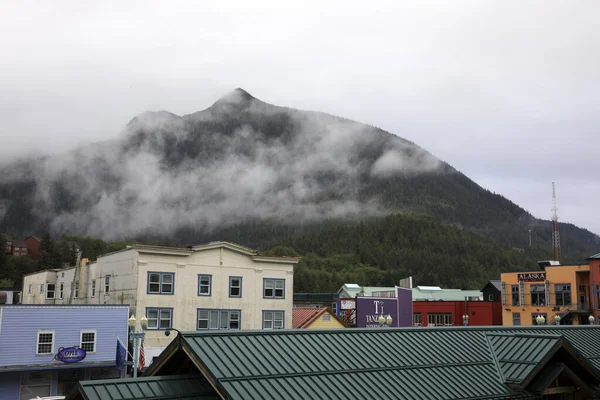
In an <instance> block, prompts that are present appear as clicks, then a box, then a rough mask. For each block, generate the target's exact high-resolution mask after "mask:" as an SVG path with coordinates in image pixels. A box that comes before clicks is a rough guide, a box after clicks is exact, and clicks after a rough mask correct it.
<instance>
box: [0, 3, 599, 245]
mask: <svg viewBox="0 0 600 400" xmlns="http://www.w3.org/2000/svg"><path fill="white" fill-rule="evenodd" d="M599 15H600V2H598V1H596V0H589V1H585V0H580V1H577V2H567V1H555V0H550V1H548V0H545V1H527V2H521V1H506V0H503V1H481V0H474V1H447V0H443V1H438V2H433V1H424V0H418V1H417V0H415V1H411V2H407V1H400V0H395V1H383V0H378V1H374V2H366V1H361V2H352V1H348V0H345V1H333V0H328V1H308V0H303V1H296V2H292V1H252V2H248V1H235V2H234V1H221V0H220V1H218V2H215V1H211V2H208V1H206V2H205V1H198V0H195V1H176V0H169V1H150V0H144V1H112V0H104V1H101V2H100V1H97V2H89V1H80V0H73V1H60V0H54V1H46V2H39V1H26V0H19V1H9V0H5V1H0V50H1V55H0V60H1V61H0V139H2V141H1V144H0V157H1V158H2V159H3V160H7V159H11V158H13V157H15V156H19V155H26V154H31V153H32V152H34V153H38V154H44V153H56V152H60V151H63V150H66V149H69V148H72V147H74V146H76V145H80V144H84V143H89V142H94V141H99V140H104V139H109V138H113V137H116V136H118V135H119V134H120V133H121V131H122V130H123V128H124V126H125V124H126V123H127V122H128V121H129V120H130V119H131V118H133V117H134V116H135V115H137V114H139V113H141V112H143V111H146V110H169V111H171V112H173V113H176V114H180V115H181V114H187V113H191V112H194V111H197V110H201V109H204V108H206V107H208V106H210V105H211V104H212V103H213V102H214V101H215V100H217V99H218V98H219V97H220V96H222V95H223V94H225V93H227V92H229V91H230V90H232V89H234V88H236V87H242V88H244V89H246V90H247V91H248V92H250V93H251V94H252V95H254V96H255V97H257V98H259V99H261V100H263V101H266V102H268V103H272V104H277V105H285V106H290V107H296V108H302V109H311V110H319V111H325V112H329V113H332V114H336V115H340V116H344V117H347V118H351V119H354V120H358V121H361V122H366V123H369V124H372V125H376V126H379V127H381V128H383V129H385V130H388V131H390V132H392V133H395V134H397V135H399V136H402V137H404V138H406V139H409V140H411V141H413V142H415V143H417V144H419V145H420V146H422V147H424V148H425V149H427V150H429V151H431V152H432V153H433V154H434V155H436V156H438V157H439V158H441V159H443V160H444V161H447V162H449V163H450V164H451V165H453V166H455V167H456V168H458V169H459V170H461V171H462V172H464V173H465V174H466V175H468V176H469V177H470V178H472V179H474V180H475V181H476V182H478V183H479V184H480V185H482V186H483V187H485V188H488V189H490V190H492V191H494V192H497V193H501V194H503V195H504V196H506V197H508V198H509V199H511V200H513V201H514V202H516V203H517V204H519V205H520V206H522V207H524V208H525V209H527V210H528V211H530V212H532V213H533V214H534V215H535V216H537V217H541V218H544V219H549V218H550V216H551V183H552V181H555V182H556V184H557V197H558V206H559V218H560V219H561V221H564V222H572V223H575V224H577V225H579V226H582V227H585V228H588V229H590V230H592V231H594V232H595V233H600V212H599V207H598V203H599V200H598V199H600V179H598V172H599V171H600V152H599V151H598V150H599V149H600V24H599V23H598V16H599Z"/></svg>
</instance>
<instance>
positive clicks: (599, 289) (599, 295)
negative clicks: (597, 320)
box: [596, 285, 600, 310]
mask: <svg viewBox="0 0 600 400" xmlns="http://www.w3.org/2000/svg"><path fill="white" fill-rule="evenodd" d="M596 308H597V309H599V310H600V285H596Z"/></svg>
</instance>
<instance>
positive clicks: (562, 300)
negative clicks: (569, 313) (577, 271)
mask: <svg viewBox="0 0 600 400" xmlns="http://www.w3.org/2000/svg"><path fill="white" fill-rule="evenodd" d="M554 293H555V296H556V305H557V306H570V305H571V285H563V284H556V285H554Z"/></svg>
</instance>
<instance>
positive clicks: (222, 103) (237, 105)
mask: <svg viewBox="0 0 600 400" xmlns="http://www.w3.org/2000/svg"><path fill="white" fill-rule="evenodd" d="M253 100H255V98H254V97H252V95H251V94H250V93H248V92H246V91H245V90H244V89H241V88H237V89H234V90H232V91H231V92H229V93H227V94H226V95H225V96H223V97H221V98H220V99H219V100H217V101H216V102H215V103H214V104H213V105H212V107H211V108H231V107H233V108H234V109H237V110H241V109H243V108H245V107H247V106H248V105H250V103H251V102H252V101H253Z"/></svg>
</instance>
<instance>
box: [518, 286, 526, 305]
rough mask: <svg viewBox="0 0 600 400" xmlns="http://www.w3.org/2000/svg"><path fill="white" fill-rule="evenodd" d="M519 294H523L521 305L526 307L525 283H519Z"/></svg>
mask: <svg viewBox="0 0 600 400" xmlns="http://www.w3.org/2000/svg"><path fill="white" fill-rule="evenodd" d="M519 293H520V294H521V303H520V305H522V306H524V305H525V282H523V281H519Z"/></svg>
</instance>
